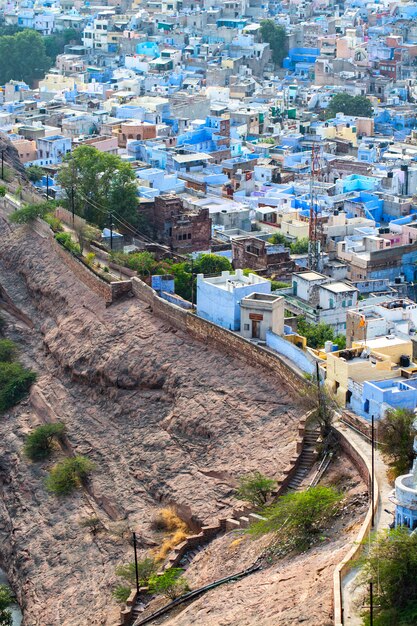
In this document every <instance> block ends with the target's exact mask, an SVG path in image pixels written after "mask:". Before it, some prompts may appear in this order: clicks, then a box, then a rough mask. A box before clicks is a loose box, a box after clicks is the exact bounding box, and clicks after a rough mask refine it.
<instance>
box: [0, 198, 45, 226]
mask: <svg viewBox="0 0 417 626" xmlns="http://www.w3.org/2000/svg"><path fill="white" fill-rule="evenodd" d="M54 206H55V205H54V203H52V202H40V203H39V204H25V205H24V206H23V207H22V208H21V209H17V210H16V211H13V213H12V214H11V216H10V221H11V222H14V223H15V224H28V223H29V222H33V220H34V219H36V218H37V217H40V218H44V217H45V216H46V214H47V213H50V212H51V211H52V210H53V208H54Z"/></svg>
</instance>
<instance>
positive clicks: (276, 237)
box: [269, 233, 288, 246]
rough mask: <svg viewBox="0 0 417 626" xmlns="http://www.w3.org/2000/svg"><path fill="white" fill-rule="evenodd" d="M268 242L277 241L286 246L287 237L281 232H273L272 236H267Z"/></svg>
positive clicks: (275, 242)
mask: <svg viewBox="0 0 417 626" xmlns="http://www.w3.org/2000/svg"><path fill="white" fill-rule="evenodd" d="M269 243H274V244H277V243H279V244H281V245H284V246H288V239H287V238H286V237H285V235H284V234H283V233H274V234H273V235H272V237H270V238H269Z"/></svg>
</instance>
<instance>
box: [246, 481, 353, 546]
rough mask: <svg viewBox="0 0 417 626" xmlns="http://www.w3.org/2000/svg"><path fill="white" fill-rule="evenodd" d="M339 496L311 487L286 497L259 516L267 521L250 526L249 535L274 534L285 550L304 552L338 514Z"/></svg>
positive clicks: (322, 488)
mask: <svg viewBox="0 0 417 626" xmlns="http://www.w3.org/2000/svg"><path fill="white" fill-rule="evenodd" d="M342 499H343V496H342V494H340V493H339V492H338V491H336V490H335V489H333V488H332V487H322V486H317V487H311V488H310V489H307V490H306V491H299V492H297V493H288V494H286V495H284V496H281V497H280V498H278V501H277V502H276V504H273V505H271V506H270V507H267V508H266V509H264V511H263V512H262V515H263V516H264V517H265V518H266V519H265V520H261V521H259V522H256V523H255V524H253V525H252V526H251V528H250V531H249V532H251V533H252V534H254V535H256V536H259V535H263V534H266V533H274V534H275V535H276V537H277V539H278V541H279V542H280V543H283V544H286V545H287V546H288V548H290V549H291V548H297V549H304V548H306V547H307V546H308V545H310V543H311V542H312V541H314V540H315V538H317V536H318V535H319V534H320V533H321V532H322V531H323V530H324V529H325V528H326V526H327V524H328V523H329V521H330V520H331V519H332V518H333V517H335V515H337V513H338V511H339V510H340V503H341V500H342Z"/></svg>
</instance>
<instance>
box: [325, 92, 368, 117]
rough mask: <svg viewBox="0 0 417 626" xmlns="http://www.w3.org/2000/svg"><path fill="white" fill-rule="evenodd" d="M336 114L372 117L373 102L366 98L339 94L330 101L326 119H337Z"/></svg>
mask: <svg viewBox="0 0 417 626" xmlns="http://www.w3.org/2000/svg"><path fill="white" fill-rule="evenodd" d="M336 113H344V114H345V115H354V116H355V115H356V116H358V117H372V114H373V107H372V103H371V101H370V100H369V99H368V98H366V97H365V96H350V95H349V94H348V93H337V94H335V95H334V96H333V98H332V99H331V100H330V104H329V106H328V107H327V110H326V117H328V118H330V117H335V115H336Z"/></svg>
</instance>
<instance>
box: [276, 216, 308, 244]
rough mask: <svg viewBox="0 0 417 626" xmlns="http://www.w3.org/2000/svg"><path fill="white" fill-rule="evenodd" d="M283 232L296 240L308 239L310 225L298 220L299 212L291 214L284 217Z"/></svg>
mask: <svg viewBox="0 0 417 626" xmlns="http://www.w3.org/2000/svg"><path fill="white" fill-rule="evenodd" d="M281 232H282V233H283V234H284V235H289V236H290V237H295V238H296V239H304V238H308V233H309V223H308V222H304V221H302V220H300V219H298V213H297V212H294V213H289V214H288V215H283V216H282V221H281Z"/></svg>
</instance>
